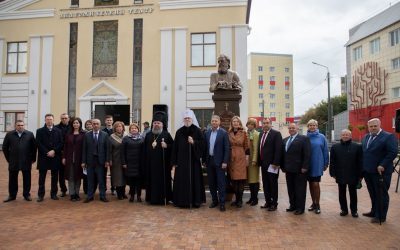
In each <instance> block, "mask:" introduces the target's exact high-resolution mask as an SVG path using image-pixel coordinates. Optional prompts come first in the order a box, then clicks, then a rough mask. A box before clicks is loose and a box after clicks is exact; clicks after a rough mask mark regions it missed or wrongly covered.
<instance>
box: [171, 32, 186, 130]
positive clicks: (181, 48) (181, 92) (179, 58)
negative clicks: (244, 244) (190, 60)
mask: <svg viewBox="0 0 400 250" xmlns="http://www.w3.org/2000/svg"><path fill="white" fill-rule="evenodd" d="M174 101H175V103H174V108H175V112H174V113H175V119H174V121H175V124H174V128H173V129H174V130H173V131H176V130H178V129H179V127H180V126H181V123H182V117H181V114H182V113H183V112H184V111H185V109H186V106H187V102H186V101H187V93H186V28H181V29H176V30H175V99H174ZM171 131H172V128H171Z"/></svg>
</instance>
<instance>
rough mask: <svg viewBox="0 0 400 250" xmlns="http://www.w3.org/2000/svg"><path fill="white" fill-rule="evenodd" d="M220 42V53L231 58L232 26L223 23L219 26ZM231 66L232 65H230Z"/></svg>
mask: <svg viewBox="0 0 400 250" xmlns="http://www.w3.org/2000/svg"><path fill="white" fill-rule="evenodd" d="M219 35H220V44H219V52H220V54H225V55H227V56H228V57H229V58H230V59H231V60H232V52H233V50H232V44H233V43H232V26H231V25H223V26H220V27H219ZM231 63H232V62H231ZM231 67H232V65H231Z"/></svg>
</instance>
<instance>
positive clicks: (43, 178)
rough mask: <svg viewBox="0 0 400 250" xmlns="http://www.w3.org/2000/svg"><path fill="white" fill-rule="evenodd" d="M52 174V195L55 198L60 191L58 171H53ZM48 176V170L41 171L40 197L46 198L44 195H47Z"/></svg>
mask: <svg viewBox="0 0 400 250" xmlns="http://www.w3.org/2000/svg"><path fill="white" fill-rule="evenodd" d="M50 172H51V189H50V195H51V196H55V195H57V191H58V187H57V182H58V169H52V170H50ZM46 175H47V169H46V170H42V169H40V170H39V190H38V196H39V197H44V194H45V183H46Z"/></svg>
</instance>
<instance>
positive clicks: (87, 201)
mask: <svg viewBox="0 0 400 250" xmlns="http://www.w3.org/2000/svg"><path fill="white" fill-rule="evenodd" d="M91 201H93V198H86V199H85V200H84V201H83V203H89V202H91Z"/></svg>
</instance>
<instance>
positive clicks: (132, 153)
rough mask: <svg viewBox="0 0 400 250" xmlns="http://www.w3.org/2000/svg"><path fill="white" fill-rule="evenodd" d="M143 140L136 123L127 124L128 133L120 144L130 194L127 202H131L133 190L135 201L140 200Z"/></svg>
mask: <svg viewBox="0 0 400 250" xmlns="http://www.w3.org/2000/svg"><path fill="white" fill-rule="evenodd" d="M143 142H144V138H143V137H142V136H141V134H140V132H139V126H138V125H137V124H136V123H132V124H131V125H129V134H128V136H125V137H124V139H123V140H122V145H121V158H122V159H121V164H122V167H123V168H124V169H125V176H126V179H127V183H128V185H129V188H130V191H129V193H130V195H131V197H130V198H129V202H133V200H134V196H135V192H136V193H137V201H138V202H141V201H142V198H141V194H142V173H143V160H142V154H143Z"/></svg>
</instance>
